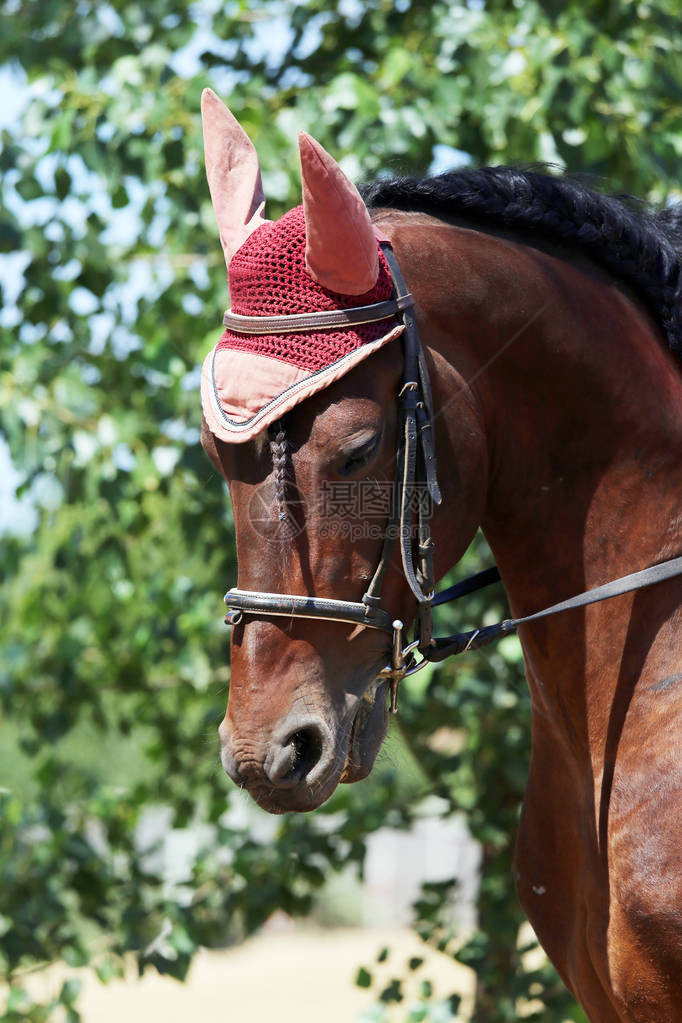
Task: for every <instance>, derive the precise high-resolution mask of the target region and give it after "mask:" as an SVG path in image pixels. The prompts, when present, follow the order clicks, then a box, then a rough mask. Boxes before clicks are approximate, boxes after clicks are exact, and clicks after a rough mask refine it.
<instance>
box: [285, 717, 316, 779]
mask: <svg viewBox="0 0 682 1023" xmlns="http://www.w3.org/2000/svg"><path fill="white" fill-rule="evenodd" d="M289 742H290V743H291V745H292V746H293V747H294V768H295V769H296V770H297V771H298V773H299V774H300V775H301V776H303V777H305V775H307V774H310V772H311V771H312V769H313V767H314V766H315V764H317V763H318V761H319V759H320V757H321V756H322V736H321V735H320V733H319V731H318V730H317V728H313V727H308V728H300V729H299V730H298V731H297V732H294V734H293V735H292V736H291V738H290V739H289Z"/></svg>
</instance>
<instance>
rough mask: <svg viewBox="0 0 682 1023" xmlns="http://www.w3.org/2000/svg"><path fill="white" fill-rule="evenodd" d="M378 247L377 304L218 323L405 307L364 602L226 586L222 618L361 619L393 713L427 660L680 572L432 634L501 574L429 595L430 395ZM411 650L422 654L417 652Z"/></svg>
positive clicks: (272, 324)
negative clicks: (410, 601) (447, 610)
mask: <svg viewBox="0 0 682 1023" xmlns="http://www.w3.org/2000/svg"><path fill="white" fill-rule="evenodd" d="M381 248H382V250H383V252H384V255H385V257H386V260H387V262H388V265H389V268H390V271H391V276H392V278H393V286H394V299H393V300H389V301H385V302H378V303H376V304H375V305H369V306H358V307H355V308H353V309H343V310H329V311H324V312H315V313H303V314H294V315H289V316H276V317H262V316H238V315H236V314H233V313H231V312H229V311H228V312H226V313H225V316H224V319H223V322H224V323H225V324H226V325H227V326H229V328H230V329H231V330H235V331H238V332H242V333H268V334H272V333H287V332H290V331H292V330H296V331H300V330H321V329H322V330H323V329H325V328H326V329H328V328H330V327H334V326H339V325H347V324H349V323H356V324H357V323H370V322H375V321H377V320H382V319H386V318H388V317H389V316H396V315H399V314H402V319H403V323H404V325H405V332H404V335H403V344H404V356H405V364H404V373H403V380H402V385H401V388H400V391H399V392H398V399H397V401H398V414H399V415H398V421H399V433H398V444H397V450H396V459H395V475H394V479H393V491H392V498H391V510H390V515H389V521H388V526H387V529H386V532H385V534H384V540H383V546H382V549H381V555H380V557H379V564H378V565H377V568H376V571H375V573H374V576H373V577H372V580H371V582H370V584H369V586H368V587H367V590H366V591H365V593H364V595H363V597H362V600H360V601H350V600H335V599H332V598H328V597H311V596H303V595H299V594H288V593H268V592H265V591H260V590H240V589H237V588H233V589H230V590H228V592H227V593H226V594H225V604H226V605H227V607H228V608H229V611H228V613H227V615H226V616H225V622H226V624H228V625H237V624H238V623H239V622H241V621H242V619H243V617H244V615H249V614H250V615H254V616H255V615H267V616H282V617H286V618H290V617H294V618H318V619H324V620H329V621H337V622H345V623H348V624H353V625H364V626H367V627H368V628H372V629H379V630H381V631H383V632H386V633H388V634H390V636H391V661H390V664H388V665H387V666H386V667H385V668H383V669H382V670H381V671H380V672H379V673H378V677H379V678H385V679H388V680H389V682H390V692H391V704H390V707H391V711H392V713H395V712H396V711H397V700H398V686H399V684H400V682H401V680H402V679H403V678H406V677H408V676H409V675H414V674H416V672H418V671H421V669H422V668H423V667H425V665H427V664H429V663H431V662H437V661H442V660H444V659H445V658H446V657H451V656H453V655H456V654H460V653H464V652H465V651H468V650H475V649H477V648H478V647H482V646H485V645H486V644H488V643H491V642H493V641H494V640H496V639H500V638H501V637H502V636H507V635H510V634H512V633H515V632H516V630H517V628H518V627H519V626H520V625H525V624H527V623H529V622H533V621H537V620H538V619H541V618H546V617H549V616H550V615H555V614H559V613H561V612H562V611H570V610H573V609H575V608H579V607H585V606H586V605H588V604H593V603H595V602H597V601H601V600H608V599H609V598H611V597H616V596H620V595H621V594H623V593H629V592H631V591H633V590H638V589H642V588H644V587H647V586H653V585H654V584H655V583H658V582H663V581H664V580H665V579H671V578H673V577H674V576H679V575H682V557H679V558H673V559H672V560H670V561H664V562H661V563H660V564H658V565H653V566H652V567H650V568H645V569H644V570H642V571H640V572H634V573H632V574H630V575H626V576H622V577H621V578H619V579H615V580H613V581H611V582H608V583H605V584H604V585H603V586H597V587H595V588H594V589H591V590H587V591H585V592H584V593H580V594H578V595H577V596H575V597H571V598H569V599H568V600H564V601H561V602H560V603H558V604H553V605H552V606H551V607H548V608H545V609H544V610H542V611H538V612H536V613H535V614H531V615H526V616H525V617H523V618H515V619H511V618H509V619H505V620H504V621H501V622H498V623H496V624H495V625H488V626H483V627H481V628H480V629H473V630H472V631H471V632H464V633H457V634H455V635H453V636H445V637H434V636H433V622H432V609H433V607H435V606H438V605H440V604H446V603H450V602H452V601H454V600H457V599H459V598H460V597H463V596H465V595H467V594H469V593H473V592H475V591H476V590H479V589H481V588H483V587H484V586H489V585H491V584H492V583H494V582H497V581H499V579H500V573H499V571H498V569H497V568H496V567H493V568H489V569H486V570H485V571H483V572H479V573H477V574H476V575H473V576H470V577H469V578H468V579H465V580H463V581H462V582H459V583H456V584H455V585H454V586H451V587H449V588H448V589H446V590H443V591H442V592H441V593H438V594H435V593H434V586H435V578H434V568H433V548H434V544H433V539H432V537H431V532H430V528H429V519H430V516H431V512H432V508H433V505H434V504H440V503H441V493H440V488H439V486H438V480H437V476H436V455H435V449H434V440H433V401H432V397H431V385H430V381H429V375H428V370H427V366H426V361H425V359H424V354H423V351H422V348H421V344H420V341H419V333H418V330H417V321H416V316H415V313H414V303H413V299H412V296H411V295H410V293H409V291H408V290H407V288H406V286H405V281H404V279H403V276H402V273H401V272H400V268H399V266H398V263H397V261H396V258H395V256H394V254H393V250H392V249H391V247H390V245H388V244H386V243H384V242H382V243H381ZM415 507H416V518H417V546H416V551H415V550H413V545H412V522H413V512H414V509H415ZM396 537H397V538H399V543H400V556H401V561H402V568H403V573H404V576H405V580H406V582H407V584H408V586H409V587H410V589H411V591H412V593H413V595H414V597H415V600H416V603H417V621H416V629H415V639H413V640H412V641H411V642H409V643H407V644H406V645H403V642H404V640H403V630H404V624H403V622H402V621H401V620H400V619H397V618H396V619H394V618H393V617H392V615H391V614H390V612H388V611H387V610H386V609H385V608H383V607H382V606H381V590H382V585H383V581H384V577H385V574H386V570H387V568H388V564H389V561H390V558H391V555H392V552H393V548H394V545H395V542H396ZM415 651H418V652H419V654H420V655H421V660H419V661H418V660H416V658H415Z"/></svg>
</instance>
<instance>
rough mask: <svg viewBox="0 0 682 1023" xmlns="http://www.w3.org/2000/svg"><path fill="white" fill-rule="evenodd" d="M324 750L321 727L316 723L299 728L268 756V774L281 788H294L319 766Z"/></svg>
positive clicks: (266, 768) (266, 767)
mask: <svg viewBox="0 0 682 1023" xmlns="http://www.w3.org/2000/svg"><path fill="white" fill-rule="evenodd" d="M322 750H323V735H322V730H321V728H319V727H318V726H317V725H314V724H310V725H306V726H305V727H304V728H297V729H296V731H295V732H292V733H291V734H290V735H289V736H288V738H287V739H286V740H285V741H284V742H283V743H282V745H281V746H280V747H279V749H276V750H275V751H274V752H273V753H272V755H271V757H269V758H268V761H269V762H268V763H266V766H265V771H266V774H267V776H268V778H269V779H270V781H271V782H272V783H273V784H275V785H277V786H278V787H279V788H293V786H294V785H297V784H299V782H302V781H304V780H305V779H306V778H307V777H308V775H309V774H310V773H311V772H312V771H313V769H314V768H315V767H316V766H317V764H318V763H319V762H320V759H321V757H322Z"/></svg>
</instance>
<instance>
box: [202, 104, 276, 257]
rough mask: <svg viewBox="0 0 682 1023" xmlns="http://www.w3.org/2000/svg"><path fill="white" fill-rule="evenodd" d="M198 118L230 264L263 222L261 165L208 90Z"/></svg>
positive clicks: (239, 128) (210, 187)
mask: <svg viewBox="0 0 682 1023" xmlns="http://www.w3.org/2000/svg"><path fill="white" fill-rule="evenodd" d="M201 120H202V124H203V129H204V155H205V158H206V177H207V178H208V187H209V189H210V192H211V201H212V202H213V209H214V211H215V215H216V220H217V221H218V230H219V231H220V243H221V245H222V247H223V252H224V253H225V262H226V264H227V265H228V267H229V265H230V260H231V259H232V257H233V256H234V254H235V252H236V251H237V249H238V248H240V246H241V245H242V243H243V242H244V241H246V239H247V238H248V237H249V235H250V234H252V233H253V232H254V231H255V230H256V228H257V227H260V225H261V224H264V223H266V220H265V218H264V217H263V210H264V208H265V194H264V192H263V185H262V182H261V175H260V165H259V163H258V155H257V153H256V150H255V149H254V146H253V143H252V142H251V140H250V138H249V137H248V135H247V134H246V132H245V131H244V129H243V128H242V127H241V126H240V125H239V123H238V122H237V121H236V119H235V118H234V117H233V116H232V114H231V113H230V111H229V110H228V109H227V107H226V106H225V104H224V103H223V102H222V101H221V100H219V99H218V97H217V96H216V94H215V93H214V92H213V91H212V90H211V89H204V91H203V93H202V96H201Z"/></svg>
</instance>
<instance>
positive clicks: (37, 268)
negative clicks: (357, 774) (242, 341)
mask: <svg viewBox="0 0 682 1023" xmlns="http://www.w3.org/2000/svg"><path fill="white" fill-rule="evenodd" d="M680 54H681V51H680V47H679V5H678V4H677V2H676V0H655V2H648V0H641V2H634V0H618V2H604V0H591V2H590V0H580V2H573V3H570V2H569V3H555V2H552V0H549V2H543V3H542V4H540V3H535V2H533V0H516V2H511V0H469V2H468V3H454V2H439V0H435V2H428V3H426V2H416V0H414V2H413V0H393V2H386V0H364V2H359V0H339V2H329V0H309V2H295V0H234V2H226V3H221V2H219V0H197V2H193V0H147V2H146V3H144V4H141V3H133V2H128V0H111V2H103V0H98V2H96V3H95V2H91V0H80V2H77V3H74V2H69V0H0V97H1V102H0V130H1V136H0V138H1V150H0V173H1V174H2V183H1V186H0V286H1V288H2V302H1V303H0V306H1V311H0V333H1V343H0V546H1V550H2V558H1V566H2V568H1V571H2V583H1V587H0V629H1V635H0V705H1V708H2V719H1V721H0V818H1V827H2V831H1V833H0V975H1V976H0V1012H2V1013H3V1015H2V1016H1V1017H0V1020H2V1021H3V1023H24V1021H29V1023H40V1021H48V1020H49V1021H62V1020H63V1021H68V1023H75V1021H78V1020H79V1019H81V1018H82V1019H83V1020H85V1021H86V1023H109V1020H114V1019H116V1020H120V1019H122V1018H126V1019H127V1020H129V1021H130V1023H137V1021H142V1020H145V1021H146V1020H156V1019H159V1020H161V1019H163V1020H164V1021H166V1023H174V1021H175V1020H176V1019H177V1020H183V1021H184V1020H186V1019H187V1018H188V1017H189V1016H190V1014H191V1013H195V1014H199V1013H200V1014H201V1018H202V1023H218V1021H221V1023H223V1021H228V1020H229V1021H231V1023H232V1021H237V1023H238V1021H241V1020H247V1019H248V1020H249V1021H250V1023H260V1021H265V1020H272V1019H278V1020H284V1021H289V1020H296V1021H297V1023H308V1021H309V1020H311V1021H312V1020H318V1019H323V1020H325V1021H330V1023H336V1021H339V1023H342V1021H353V1020H362V1021H365V1023H370V1021H374V1023H388V1021H395V1023H398V1021H400V1023H408V1021H414V1023H419V1021H422V1020H424V1021H431V1023H445V1021H449V1020H466V1019H469V1018H471V1019H474V1020H477V1021H490V1023H500V1021H502V1023H503V1021H511V1020H516V1019H519V1018H526V1019H537V1020H543V1021H548V1023H554V1021H556V1023H563V1021H567V1020H574V1021H577V1020H584V1019H585V1017H584V1016H583V1015H582V1014H581V1013H580V1011H579V1009H578V1008H577V1006H576V1005H575V1003H574V1002H573V1001H572V999H571V998H570V997H569V996H568V994H567V992H566V991H565V989H564V988H563V987H562V985H561V984H560V982H559V981H558V978H557V977H556V975H555V973H554V972H553V970H552V969H551V968H550V967H549V965H548V964H547V962H546V960H545V959H544V956H543V955H542V953H541V952H540V951H539V950H538V948H537V946H536V944H535V941H534V938H533V935H532V932H531V931H530V928H529V927H528V925H527V924H525V923H524V919H523V915H522V913H521V911H520V909H519V907H518V905H517V902H516V898H515V895H514V890H513V873H512V848H513V837H514V831H515V824H516V820H517V817H518V812H519V807H520V802H521V798H522V794H523V787H524V780H525V774H526V768H527V760H528V755H529V748H530V727H529V718H530V714H529V699H528V695H527V689H526V685H525V682H524V679H523V671H522V663H521V654H520V648H519V646H518V643H517V641H516V639H514V638H508V639H505V640H503V641H502V642H500V643H498V644H497V646H496V647H495V648H494V649H489V650H485V651H482V652H479V653H476V654H471V655H470V656H468V657H466V658H460V659H458V661H457V662H456V663H449V664H444V665H442V666H438V667H434V668H433V669H427V670H425V671H424V672H422V673H421V674H420V675H418V676H415V678H414V679H411V680H409V681H408V682H407V683H405V684H404V691H403V692H402V695H401V709H400V714H399V716H398V718H397V720H394V721H392V723H391V730H390V733H389V736H388V739H387V742H386V746H385V749H384V751H383V752H382V753H381V755H380V758H379V761H378V763H377V765H376V768H375V770H374V772H373V774H372V776H371V778H370V779H369V780H368V781H366V782H363V783H362V784H359V785H354V786H348V787H346V786H342V787H341V788H340V790H339V791H338V792H337V793H336V794H335V795H334V797H333V798H332V799H331V800H330V802H329V803H328V804H327V805H326V806H324V807H322V808H321V809H320V810H318V811H316V812H315V813H313V814H309V815H306V816H298V817H297V816H292V815H290V816H286V817H282V818H271V817H268V816H267V815H265V814H263V813H262V812H260V811H259V810H257V809H256V807H255V806H253V805H252V804H251V803H250V802H249V801H248V799H247V797H246V796H245V795H244V794H243V793H242V792H240V791H238V790H237V789H236V788H235V787H234V786H232V785H231V784H230V783H229V782H228V780H227V779H226V777H225V776H224V775H223V772H222V769H221V767H220V765H219V760H218V742H217V735H216V728H217V725H218V723H219V721H220V719H221V717H222V715H223V713H224V707H225V703H226V698H227V687H228V681H229V668H228V650H227V643H228V634H227V630H226V629H225V627H224V626H223V624H222V612H221V606H222V605H221V597H222V594H223V593H224V591H225V590H226V589H227V588H228V586H229V585H230V584H231V582H232V581H233V580H234V579H235V577H236V564H235V550H234V536H233V523H232V516H231V510H230V504H229V499H228V497H227V493H226V489H225V487H224V486H223V484H222V482H221V480H220V479H219V478H218V477H217V475H216V474H215V472H213V470H212V467H211V465H210V463H209V462H208V460H207V459H206V458H205V456H204V455H203V453H202V451H201V449H200V445H199V427H200V406H199V396H198V383H199V367H200V365H201V362H202V359H203V357H204V355H205V354H206V352H207V351H208V350H209V348H210V347H211V346H212V345H213V344H214V343H215V341H216V340H217V338H218V336H219V335H220V333H221V326H220V323H221V317H222V312H223V309H224V308H225V306H226V304H227V287H226V282H225V267H224V263H223V257H222V253H221V251H220V246H219V243H218V235H217V229H216V225H215V221H214V217H213V212H212V209H211V205H210V201H209V196H208V189H207V186H206V183H205V178H204V170H203V156H202V147H201V139H200V135H201V127H200V119H199V99H200V94H201V90H202V89H203V88H204V87H205V86H208V85H210V86H211V87H212V88H213V89H214V90H215V91H216V92H217V93H218V94H219V95H220V96H221V97H222V98H223V99H224V100H225V102H226V103H227V104H228V106H229V107H230V108H231V110H232V111H233V113H234V114H235V115H236V117H237V118H238V119H239V121H240V122H241V124H242V125H243V126H244V128H245V129H246V131H247V132H248V134H249V135H250V137H251V138H252V139H253V141H254V143H255V145H256V146H257V148H258V152H259V156H260V160H261V164H262V167H263V171H264V174H263V176H264V185H265V191H266V194H267V195H268V197H269V206H268V215H269V216H270V217H272V218H275V217H277V216H278V215H280V214H281V213H282V212H283V211H284V210H285V209H287V208H289V207H291V206H292V205H295V204H297V203H298V202H299V201H300V194H299V187H300V185H299V176H298V161H297V150H296V145H295V138H296V130H297V129H298V128H304V129H306V130H308V131H310V132H311V133H313V134H314V135H315V136H316V137H317V138H318V139H319V140H320V142H322V144H323V145H324V146H325V147H326V148H327V149H328V150H329V151H330V152H331V153H332V154H333V155H334V156H335V157H336V158H337V159H339V160H340V162H341V165H342V167H343V168H344V170H345V171H346V172H347V173H348V174H349V175H350V176H351V177H352V178H354V179H355V180H358V181H360V180H370V179H371V178H373V177H375V176H377V175H390V174H395V173H401V172H409V173H418V174H426V173H427V172H437V171H442V170H445V169H448V168H453V167H456V166H461V165H463V164H468V163H475V164H484V163H493V164H495V163H524V164H527V163H529V162H534V161H548V162H550V163H551V164H553V165H554V166H555V167H556V168H557V169H559V170H560V169H567V170H568V171H570V172H580V173H588V174H590V175H592V176H593V181H594V182H596V185H597V187H603V188H607V189H609V190H611V191H616V192H620V191H628V192H632V193H635V194H637V195H639V196H641V197H643V198H648V199H651V200H654V201H655V202H659V203H660V202H664V201H666V200H668V199H669V198H675V197H677V198H678V199H679V198H680V192H679V191H677V192H676V189H679V166H680V159H681V157H682V130H681V129H682V113H681V111H682V69H681V61H682V58H681V55H680ZM490 560H491V559H490V554H489V552H488V551H487V548H486V545H485V542H484V540H483V539H482V538H481V537H479V538H477V540H476V541H475V543H474V545H473V546H472V549H471V550H470V551H469V553H468V554H467V556H466V557H465V559H464V561H463V563H462V564H461V565H460V566H458V569H457V570H456V575H457V576H461V575H465V574H468V573H469V572H471V571H475V570H476V569H477V568H478V567H480V566H482V565H485V564H488V563H489V562H490ZM504 612H505V605H504V595H503V593H502V591H501V589H500V588H499V587H497V588H495V589H493V590H492V591H491V592H490V593H487V594H484V595H476V596H474V597H471V598H469V599H468V600H467V601H466V606H465V608H464V609H458V610H456V611H455V610H444V611H443V612H442V618H441V626H442V627H443V628H444V629H446V630H450V631H454V630H455V629H461V628H465V627H467V628H468V627H473V626H474V625H476V624H479V623H480V622H481V621H484V622H488V621H492V620H496V619H497V618H498V617H500V616H503V615H504ZM138 974H140V975H142V974H144V977H143V979H142V980H141V981H139V982H138V981H137V979H136V978H137V975H138ZM169 977H170V978H171V979H168V978H169ZM178 981H185V982H186V985H185V986H184V987H183V986H181V985H180V984H178ZM103 985H107V986H106V987H104V986H103Z"/></svg>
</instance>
